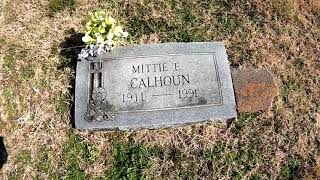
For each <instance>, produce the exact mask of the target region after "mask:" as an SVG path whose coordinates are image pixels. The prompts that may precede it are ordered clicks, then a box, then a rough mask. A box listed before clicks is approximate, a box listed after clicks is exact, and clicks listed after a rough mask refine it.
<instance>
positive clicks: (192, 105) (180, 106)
mask: <svg viewBox="0 0 320 180" xmlns="http://www.w3.org/2000/svg"><path fill="white" fill-rule="evenodd" d="M234 117H236V104H235V97H234V91H233V85H232V80H231V75H230V68H229V64H228V60H227V54H226V51H225V48H224V45H223V43H221V42H202V43H164V44H153V45H139V46H132V47H122V48H116V49H114V50H113V51H111V52H110V53H105V54H103V55H101V56H98V57H88V58H86V59H79V61H78V62H77V70H76V90H75V126H76V128H79V129H89V130H90V129H96V130H99V129H120V130H128V129H138V128H159V127H171V126H175V125H182V124H188V123H196V122H204V121H217V120H227V119H230V118H234Z"/></svg>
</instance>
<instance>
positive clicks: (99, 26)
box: [79, 11, 128, 59]
mask: <svg viewBox="0 0 320 180" xmlns="http://www.w3.org/2000/svg"><path fill="white" fill-rule="evenodd" d="M127 36H128V32H125V31H123V29H122V27H121V26H119V25H116V20H115V19H114V18H113V17H111V16H110V15H108V14H107V13H105V12H104V11H98V12H94V13H89V15H88V19H87V23H86V26H85V36H83V37H82V41H83V42H84V43H85V44H86V45H87V46H86V48H84V49H82V50H81V52H80V54H79V58H80V59H84V58H87V57H88V56H97V55H100V54H101V53H102V52H103V51H104V52H108V51H111V50H112V47H113V46H114V42H115V41H117V40H118V38H122V37H127Z"/></svg>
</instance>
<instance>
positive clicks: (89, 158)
mask: <svg viewBox="0 0 320 180" xmlns="http://www.w3.org/2000/svg"><path fill="white" fill-rule="evenodd" d="M64 152H65V157H64V158H63V161H64V163H63V164H62V166H64V167H65V171H66V172H65V174H66V179H70V180H71V179H79V180H80V179H87V175H86V174H85V173H84V170H83V169H82V167H81V166H80V165H90V164H92V163H93V162H94V161H95V160H96V159H97V158H98V157H99V155H100V152H99V151H98V150H97V148H96V147H95V146H94V145H92V144H88V143H86V142H84V141H83V139H82V138H81V137H80V136H79V135H76V134H71V135H70V137H69V140H68V142H67V143H66V144H65V145H64Z"/></svg>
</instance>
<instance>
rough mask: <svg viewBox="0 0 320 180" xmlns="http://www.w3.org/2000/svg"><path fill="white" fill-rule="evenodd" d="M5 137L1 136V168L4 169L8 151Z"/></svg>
mask: <svg viewBox="0 0 320 180" xmlns="http://www.w3.org/2000/svg"><path fill="white" fill-rule="evenodd" d="M3 139H4V138H3V137H1V136H0V169H2V167H3V165H4V164H5V163H6V162H7V159H8V152H7V149H6V146H5V145H4V141H3Z"/></svg>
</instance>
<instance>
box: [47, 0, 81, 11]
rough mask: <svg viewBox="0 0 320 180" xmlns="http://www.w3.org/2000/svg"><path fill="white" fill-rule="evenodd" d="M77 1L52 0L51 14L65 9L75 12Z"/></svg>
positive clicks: (50, 5)
mask: <svg viewBox="0 0 320 180" xmlns="http://www.w3.org/2000/svg"><path fill="white" fill-rule="evenodd" d="M75 5H76V0H50V4H49V9H50V11H51V13H56V12H60V11H63V10H65V9H71V10H73V9H74V8H75Z"/></svg>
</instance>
